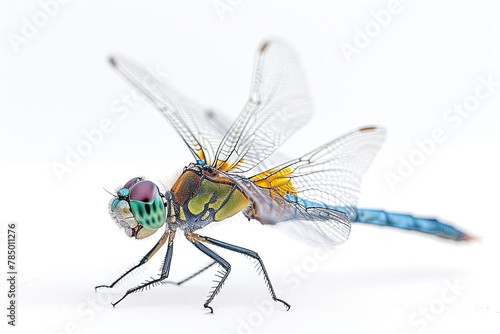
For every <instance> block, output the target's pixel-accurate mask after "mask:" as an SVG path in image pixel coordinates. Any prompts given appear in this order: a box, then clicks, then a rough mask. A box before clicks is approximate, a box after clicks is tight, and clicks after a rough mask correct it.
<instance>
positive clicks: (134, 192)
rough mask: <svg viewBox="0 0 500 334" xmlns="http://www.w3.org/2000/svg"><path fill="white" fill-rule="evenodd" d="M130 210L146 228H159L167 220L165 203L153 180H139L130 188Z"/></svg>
mask: <svg viewBox="0 0 500 334" xmlns="http://www.w3.org/2000/svg"><path fill="white" fill-rule="evenodd" d="M129 198H130V210H131V211H132V214H133V215H134V218H135V220H136V221H137V222H138V223H139V224H140V225H141V226H142V227H143V228H145V229H148V230H157V229H158V228H160V227H161V226H163V224H164V223H165V220H166V214H165V205H164V204H163V200H162V198H161V196H160V191H159V190H158V187H157V186H156V185H155V184H154V183H153V182H151V181H139V182H137V183H135V184H134V185H133V186H132V187H131V188H130V197H129Z"/></svg>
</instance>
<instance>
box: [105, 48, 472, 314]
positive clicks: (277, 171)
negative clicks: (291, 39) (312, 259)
mask: <svg viewBox="0 0 500 334" xmlns="http://www.w3.org/2000/svg"><path fill="white" fill-rule="evenodd" d="M110 63H111V65H112V66H113V68H114V69H115V70H116V71H117V72H118V74H119V75H120V76H121V77H123V78H124V79H125V81H127V82H128V83H129V84H130V85H132V87H134V88H135V89H137V90H138V91H139V92H141V93H142V94H143V95H144V96H145V97H146V98H147V99H148V100H149V101H150V102H151V103H152V104H153V105H154V106H155V107H156V109H157V110H158V111H159V112H160V113H161V114H162V115H163V116H164V117H165V118H166V119H167V121H168V122H169V123H170V124H171V125H172V126H173V128H174V129H175V130H176V131H177V133H178V134H179V135H180V136H181V138H182V139H183V141H184V143H185V144H186V146H187V148H188V149H189V151H190V152H191V154H192V155H193V158H194V161H193V162H192V163H190V164H188V165H187V166H186V167H184V170H183V172H182V174H181V175H180V176H179V177H178V179H177V180H176V181H175V183H174V184H173V185H172V187H171V189H170V190H166V191H164V192H162V191H161V190H160V188H159V186H158V185H156V184H155V183H153V182H152V181H150V180H146V179H145V178H143V177H134V178H132V179H130V180H129V181H128V182H126V183H125V184H124V185H123V186H122V187H119V188H118V189H117V191H116V193H115V194H112V195H113V198H112V199H111V201H110V204H109V210H110V214H111V216H112V217H113V219H114V220H115V222H116V223H117V224H118V225H119V226H120V227H121V228H122V229H123V230H124V231H125V232H126V234H127V235H128V236H129V237H131V238H135V239H144V238H147V237H149V236H151V235H153V234H154V233H155V232H156V231H158V230H159V229H161V228H162V227H163V234H162V235H161V237H160V239H159V240H158V241H157V242H156V244H155V245H154V246H153V247H152V248H151V250H150V251H148V252H147V253H146V255H144V256H143V257H142V259H141V260H140V261H139V262H138V263H137V264H136V265H134V266H133V267H131V268H130V269H129V270H128V271H126V272H125V273H124V274H123V275H121V276H120V277H119V278H118V279H116V280H115V281H114V282H113V283H111V284H110V285H99V286H97V287H96V290H97V289H100V288H113V287H114V286H115V285H116V284H117V283H119V282H120V281H121V280H123V279H124V278H125V277H126V276H127V275H129V274H130V273H131V272H132V271H134V270H136V269H137V268H139V267H140V266H142V265H144V264H145V263H146V262H148V261H149V260H150V259H151V258H152V257H153V256H154V255H155V254H156V253H157V252H158V251H159V250H160V249H161V248H162V247H163V246H165V245H166V248H167V250H166V252H165V257H164V261H163V264H162V267H161V271H160V274H159V277H158V278H155V279H151V280H149V281H146V282H144V283H142V284H140V285H138V286H135V287H133V288H130V289H129V290H127V291H126V293H125V294H124V295H123V296H122V298H120V299H119V300H118V301H117V302H115V303H112V305H113V307H115V306H116V305H117V304H118V303H120V302H121V301H122V300H123V299H124V298H125V297H127V296H128V295H130V294H131V293H135V292H139V291H143V290H145V289H146V288H149V287H152V286H156V285H159V284H162V283H165V282H167V283H171V282H169V281H167V280H166V279H167V278H168V276H169V272H170V265H171V261H172V255H173V245H174V238H175V236H176V234H177V233H178V232H179V231H182V233H183V234H184V237H185V238H186V239H187V240H188V241H189V242H190V243H191V244H193V245H194V246H195V247H196V248H197V249H198V250H199V251H201V252H202V253H204V254H205V255H206V256H208V257H209V258H210V259H211V262H210V264H209V265H207V266H205V267H204V268H202V269H201V270H199V271H197V272H195V273H194V274H193V275H191V276H190V277H188V278H186V279H185V280H183V281H180V282H177V284H182V283H184V282H186V281H187V280H189V279H191V278H193V277H195V276H197V275H198V274H200V273H202V272H204V271H205V270H207V269H208V268H210V267H211V266H213V265H215V264H218V265H219V266H220V268H221V269H220V270H219V271H218V273H217V279H216V280H215V281H214V282H215V285H214V286H213V287H212V289H211V290H210V292H209V294H208V297H207V298H206V300H205V302H204V304H203V306H204V308H206V309H208V310H209V312H210V313H213V308H212V306H210V304H211V303H212V301H213V300H214V298H215V297H216V295H217V294H218V293H219V292H220V291H221V288H222V286H223V284H224V282H225V281H226V279H227V278H228V276H229V274H230V271H231V265H230V263H229V262H228V261H226V260H225V259H224V258H223V257H222V256H220V255H219V254H218V253H216V252H215V251H214V250H213V248H214V247H219V248H222V249H226V250H229V251H233V252H236V253H240V254H243V255H246V256H248V257H250V258H252V259H254V260H255V262H256V267H257V269H258V271H259V272H260V273H262V275H263V278H264V282H265V284H266V286H267V288H268V290H269V293H270V296H271V298H272V299H273V300H274V301H276V302H277V303H281V304H283V305H284V307H285V308H286V310H288V309H290V304H289V303H287V302H286V301H284V300H282V299H280V298H278V297H277V295H276V293H275V290H274V287H273V285H272V283H271V279H270V277H269V274H268V272H267V270H266V268H265V266H264V262H263V261H262V259H261V257H260V256H259V255H258V253H257V252H255V251H253V250H250V249H248V248H244V247H241V246H238V245H233V244H230V243H227V242H224V241H220V240H217V239H214V238H212V237H209V236H204V235H201V234H200V233H199V230H200V229H202V228H203V227H205V226H207V225H209V224H216V223H218V222H221V221H223V220H225V219H227V218H229V217H232V216H234V215H236V214H238V213H242V214H243V215H244V216H245V217H246V218H247V219H249V220H252V219H254V220H257V221H258V222H260V223H261V224H263V225H276V226H278V227H283V228H284V229H288V230H291V231H292V232H293V233H294V234H295V235H297V236H298V237H300V238H303V239H305V240H307V241H309V242H312V243H314V244H318V245H320V244H321V245H331V246H335V245H339V244H342V243H343V242H345V241H346V240H347V239H348V237H349V233H350V230H351V223H353V222H359V223H367V224H375V225H381V226H390V227H395V228H400V229H406V230H414V231H418V232H423V233H428V234H432V235H436V236H438V237H442V238H447V239H452V240H457V241H469V240H472V239H473V237H471V236H470V235H468V234H466V233H464V232H462V231H461V230H459V229H457V228H455V227H453V226H452V225H448V224H445V223H443V222H442V221H439V220H437V219H434V218H423V217H416V216H413V215H410V214H405V213H395V212H387V211H384V210H373V209H361V208H357V206H356V203H357V200H358V197H359V194H360V191H361V183H362V178H363V176H364V174H365V173H366V171H367V170H368V168H369V166H370V165H371V163H372V161H373V159H374V158H375V156H376V154H377V153H378V151H379V150H380V148H381V146H382V144H383V142H384V139H385V135H386V132H385V130H384V129H383V128H380V127H377V126H363V127H360V128H357V129H355V130H352V131H350V132H347V133H345V134H343V135H341V136H339V137H337V138H335V139H333V140H331V141H329V142H327V143H326V144H324V145H322V146H320V147H318V148H316V149H314V150H312V151H310V152H309V153H307V154H305V155H302V156H301V157H299V158H296V159H291V160H287V161H285V162H282V163H280V164H276V165H275V166H274V167H271V168H267V167H265V166H266V164H267V162H268V161H269V160H271V161H272V157H271V158H270V156H271V155H272V154H273V153H274V152H275V151H276V150H277V149H278V148H279V147H280V146H281V145H282V144H283V143H284V142H285V141H286V140H287V139H288V138H289V137H290V136H291V135H292V134H294V133H295V132H296V131H297V130H298V129H299V128H301V127H302V126H303V125H304V124H305V123H306V122H307V121H308V120H309V119H310V117H311V104H310V99H309V96H308V93H307V89H306V85H305V83H304V77H303V73H302V72H301V69H300V66H299V64H298V61H297V58H296V56H295V54H294V53H293V52H292V50H291V48H290V47H289V46H288V45H287V44H286V43H283V42H280V41H265V42H263V43H261V45H260V46H259V47H258V48H257V52H256V56H255V61H254V68H253V76H252V81H251V89H250V94H249V97H248V100H247V101H246V103H245V105H244V107H243V109H242V111H241V112H240V114H239V115H238V116H237V118H236V119H235V121H234V122H233V123H232V124H231V125H230V126H229V125H228V123H226V122H223V121H221V120H220V119H218V118H217V117H216V116H215V115H214V113H212V112H207V111H206V109H205V108H203V107H201V106H199V105H198V104H197V103H195V102H193V101H192V100H190V99H188V98H186V97H184V96H183V95H181V94H179V93H177V92H176V91H175V90H174V89H173V88H171V87H169V86H167V85H166V84H165V83H163V82H161V81H160V80H158V79H157V78H155V77H154V76H153V75H151V74H150V73H149V72H147V71H146V70H144V69H142V68H141V67H139V66H137V65H134V64H133V63H132V62H130V61H127V60H125V59H122V58H117V57H112V58H110ZM167 145H168V144H167ZM160 148H161V145H160ZM246 175H250V176H246Z"/></svg>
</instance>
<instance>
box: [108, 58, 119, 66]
mask: <svg viewBox="0 0 500 334" xmlns="http://www.w3.org/2000/svg"><path fill="white" fill-rule="evenodd" d="M108 62H109V64H110V65H111V66H113V67H117V66H118V64H117V63H116V58H115V57H113V56H109V57H108Z"/></svg>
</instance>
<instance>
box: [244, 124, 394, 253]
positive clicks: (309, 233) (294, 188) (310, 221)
mask: <svg viewBox="0 0 500 334" xmlns="http://www.w3.org/2000/svg"><path fill="white" fill-rule="evenodd" d="M384 139H385V131H384V130H383V129H380V128H376V127H365V128H360V129H357V130H354V131H351V132H349V133H347V134H345V135H343V136H341V137H339V138H337V139H335V140H333V141H331V142H329V143H327V144H325V145H323V146H321V147H319V148H317V149H316V150H314V151H312V152H310V153H308V154H306V155H304V156H303V157H301V158H299V159H296V160H292V161H290V162H288V163H284V164H282V165H280V166H278V167H275V168H272V169H270V170H268V171H265V172H263V173H260V174H257V175H255V176H253V177H251V178H250V181H252V182H253V184H254V185H255V186H257V187H258V188H259V196H256V197H258V198H256V199H257V201H256V203H255V207H254V208H251V209H250V211H252V212H250V215H255V218H256V219H259V220H260V221H261V222H262V223H263V224H276V223H280V222H283V221H286V223H283V224H280V227H285V228H287V229H291V230H292V231H293V232H295V233H296V234H297V233H298V234H299V235H301V236H302V237H304V238H306V239H310V240H313V241H315V242H325V241H327V242H328V243H329V244H338V243H341V242H344V241H345V240H347V238H348V236H349V231H350V222H351V221H352V220H354V219H355V218H356V205H357V200H358V196H359V193H360V190H361V183H362V178H363V175H364V174H365V173H366V171H367V170H368V168H369V166H370V164H371V162H372V161H373V159H374V158H375V156H376V154H377V152H378V151H379V149H380V147H381V145H382V143H383V141H384ZM262 193H265V194H266V195H265V197H266V198H263V196H262ZM252 196H253V195H252V192H250V195H249V197H250V198H253V197H252ZM258 201H261V202H260V203H259V202H258ZM259 206H262V208H264V210H262V209H261V208H259ZM266 206H267V207H266Z"/></svg>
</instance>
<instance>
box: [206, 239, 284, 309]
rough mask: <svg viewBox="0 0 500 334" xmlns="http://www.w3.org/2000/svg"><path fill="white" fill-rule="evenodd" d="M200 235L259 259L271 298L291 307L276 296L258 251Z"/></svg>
mask: <svg viewBox="0 0 500 334" xmlns="http://www.w3.org/2000/svg"><path fill="white" fill-rule="evenodd" d="M200 237H201V238H203V239H204V240H205V241H206V242H208V243H210V244H212V245H215V246H218V247H222V248H225V249H229V250H231V251H233V252H236V253H240V254H243V255H247V256H250V257H251V258H253V259H255V260H256V261H257V265H258V270H259V273H261V272H262V273H263V275H264V281H265V282H266V285H267V288H268V289H269V293H270V294H271V298H272V299H273V300H274V301H275V302H280V303H282V304H283V305H285V307H286V310H287V311H288V310H289V309H290V304H288V303H287V302H285V301H284V300H281V299H279V298H278V297H276V293H275V292H274V288H273V285H272V283H271V279H270V278H269V275H268V274H267V270H266V267H265V266H264V262H262V259H261V258H260V256H259V254H257V252H254V251H253V250H250V249H247V248H243V247H240V246H235V245H231V244H228V243H226V242H223V241H219V240H216V239H213V238H210V237H203V236H200Z"/></svg>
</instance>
